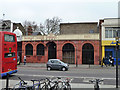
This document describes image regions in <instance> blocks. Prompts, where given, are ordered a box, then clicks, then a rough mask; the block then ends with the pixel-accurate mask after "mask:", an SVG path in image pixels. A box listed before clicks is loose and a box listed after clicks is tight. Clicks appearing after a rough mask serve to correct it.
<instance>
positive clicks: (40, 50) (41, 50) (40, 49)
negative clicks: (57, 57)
mask: <svg viewBox="0 0 120 90" xmlns="http://www.w3.org/2000/svg"><path fill="white" fill-rule="evenodd" d="M37 55H44V45H43V44H38V45H37Z"/></svg>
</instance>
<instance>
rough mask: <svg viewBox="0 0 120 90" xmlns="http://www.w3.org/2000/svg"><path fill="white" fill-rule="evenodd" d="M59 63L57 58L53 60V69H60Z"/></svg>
mask: <svg viewBox="0 0 120 90" xmlns="http://www.w3.org/2000/svg"><path fill="white" fill-rule="evenodd" d="M60 65H61V64H60V62H59V61H58V60H55V61H54V65H53V66H54V69H60Z"/></svg>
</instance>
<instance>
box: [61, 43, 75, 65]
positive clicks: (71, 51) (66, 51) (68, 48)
mask: <svg viewBox="0 0 120 90" xmlns="http://www.w3.org/2000/svg"><path fill="white" fill-rule="evenodd" d="M62 61H64V62H66V63H69V64H75V48H74V46H73V45H72V44H70V43H67V44H65V45H64V46H63V48H62Z"/></svg>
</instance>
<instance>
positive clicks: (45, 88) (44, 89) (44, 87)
mask: <svg viewBox="0 0 120 90" xmlns="http://www.w3.org/2000/svg"><path fill="white" fill-rule="evenodd" d="M42 90H50V86H49V85H43V86H42Z"/></svg>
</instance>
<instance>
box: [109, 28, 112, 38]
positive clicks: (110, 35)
mask: <svg viewBox="0 0 120 90" xmlns="http://www.w3.org/2000/svg"><path fill="white" fill-rule="evenodd" d="M109 38H112V30H109Z"/></svg>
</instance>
